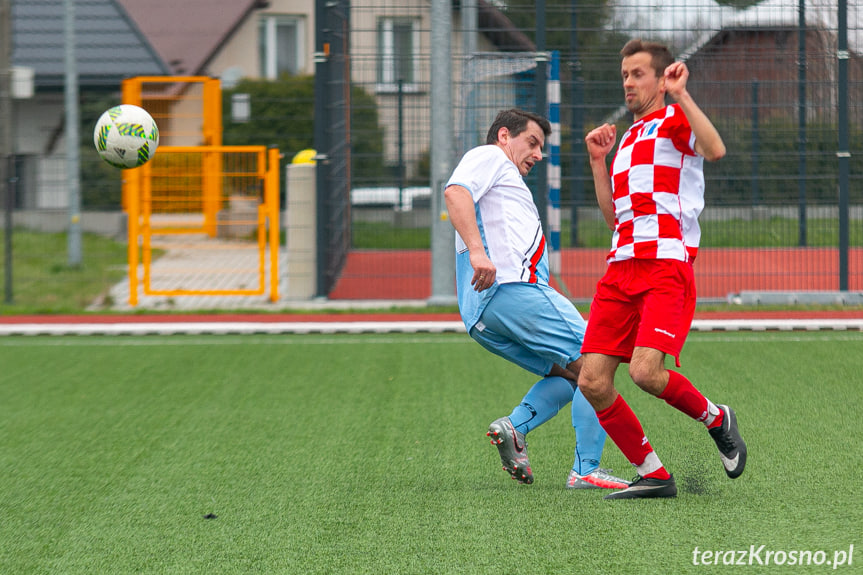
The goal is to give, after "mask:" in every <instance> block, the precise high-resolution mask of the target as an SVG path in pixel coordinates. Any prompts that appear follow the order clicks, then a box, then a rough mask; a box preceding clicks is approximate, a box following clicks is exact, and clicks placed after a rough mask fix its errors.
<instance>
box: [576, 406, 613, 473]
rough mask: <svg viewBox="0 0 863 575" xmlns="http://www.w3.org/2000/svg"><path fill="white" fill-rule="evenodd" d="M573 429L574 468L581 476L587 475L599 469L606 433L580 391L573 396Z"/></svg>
mask: <svg viewBox="0 0 863 575" xmlns="http://www.w3.org/2000/svg"><path fill="white" fill-rule="evenodd" d="M572 427H574V428H575V463H573V464H572V468H573V469H574V470H575V471H576V472H577V473H578V474H579V475H587V474H588V473H590V472H591V471H593V470H594V469H596V468H597V467H599V461H600V460H601V459H602V449H603V448H604V447H605V436H606V433H605V430H604V429H603V428H602V426H601V425H600V424H599V419H597V417H596V411H594V409H593V406H591V405H590V403H588V402H587V400H586V399H585V398H584V396H583V395H581V392H580V391H578V390H576V391H575V393H574V394H573V396H572Z"/></svg>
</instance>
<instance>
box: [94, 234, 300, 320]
mask: <svg viewBox="0 0 863 575" xmlns="http://www.w3.org/2000/svg"><path fill="white" fill-rule="evenodd" d="M153 249H154V250H155V249H159V250H164V251H165V253H164V255H162V256H161V257H159V258H158V259H156V260H155V261H154V262H153V263H152V265H151V270H150V281H149V285H150V290H151V291H160V292H164V291H169V290H188V291H203V290H207V291H226V290H257V288H258V287H259V285H260V278H261V272H260V265H261V264H260V255H259V251H258V246H257V244H256V243H254V242H249V241H245V242H243V241H231V240H223V239H207V238H205V237H203V236H198V235H177V236H161V237H159V239H158V241H154V244H153ZM264 259H265V261H264V288H265V291H264V294H263V295H175V296H171V295H147V294H145V293H144V265H143V264H140V265H139V266H138V303H137V305H136V306H132V305H131V304H130V303H129V294H130V282H129V278H128V275H127V277H125V278H124V279H123V281H121V282H119V283H117V284H116V285H114V286H113V287H112V288H111V289H110V291H109V296H108V298H107V301H109V302H110V303H111V305H110V309H111V310H112V311H133V310H160V311H189V310H233V309H236V310H248V309H261V310H278V309H283V308H285V307H288V306H287V300H285V299H284V298H285V295H286V294H287V293H288V275H287V273H285V272H286V270H287V265H288V259H287V251H286V250H285V249H284V248H282V249H281V250H280V253H279V272H278V275H279V296H280V299H279V300H277V301H275V302H273V301H270V295H269V293H270V257H269V253H266V254H265V258H264ZM295 303H296V302H295ZM97 309H105V306H104V304H102V305H100V302H97V303H96V304H94V305H93V306H92V307H91V310H97Z"/></svg>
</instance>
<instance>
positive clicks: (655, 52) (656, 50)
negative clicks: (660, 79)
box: [620, 38, 674, 76]
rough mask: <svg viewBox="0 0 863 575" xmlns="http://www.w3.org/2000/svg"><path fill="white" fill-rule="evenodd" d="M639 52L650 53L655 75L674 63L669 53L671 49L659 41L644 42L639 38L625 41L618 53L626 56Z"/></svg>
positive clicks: (660, 73) (663, 71)
mask: <svg viewBox="0 0 863 575" xmlns="http://www.w3.org/2000/svg"><path fill="white" fill-rule="evenodd" d="M639 52H647V53H648V54H650V65H651V67H652V68H653V70H654V71H655V72H656V75H657V76H662V75H663V74H664V73H665V69H666V68H668V67H669V66H671V65H672V64H673V63H674V56H672V55H671V50H669V49H668V46H666V45H665V44H660V43H659V42H646V41H644V40H641V39H639V38H635V39H634V40H630V41H629V42H627V43H626V44H625V45H624V46H623V49H622V50H621V51H620V55H621V57H623V58H626V57H628V56H632V55H633V54H638V53H639Z"/></svg>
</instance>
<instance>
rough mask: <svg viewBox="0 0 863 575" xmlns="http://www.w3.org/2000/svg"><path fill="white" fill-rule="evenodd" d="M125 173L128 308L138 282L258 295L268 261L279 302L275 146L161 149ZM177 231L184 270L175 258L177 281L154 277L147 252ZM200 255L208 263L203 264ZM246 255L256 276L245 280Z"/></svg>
mask: <svg viewBox="0 0 863 575" xmlns="http://www.w3.org/2000/svg"><path fill="white" fill-rule="evenodd" d="M125 176H126V180H125V185H124V191H125V192H126V194H125V195H126V210H127V214H128V233H129V253H128V255H129V287H130V290H129V294H130V295H129V304H130V305H132V306H134V305H137V303H138V287H139V284H142V285H143V293H144V294H145V295H162V296H183V295H263V294H265V293H266V292H267V289H266V288H267V286H266V277H267V275H268V274H267V267H268V266H267V264H268V263H269V280H270V286H269V288H270V289H269V299H270V300H271V301H277V300H278V297H279V293H278V289H279V282H278V279H279V274H278V261H279V260H278V255H279V229H280V228H279V151H278V150H277V149H267V148H266V147H264V146H162V147H160V148H159V150H158V152H157V153H156V156H155V157H154V158H153V159H152V160H151V161H150V162H149V163H147V164H145V165H144V166H141V167H140V168H137V169H134V170H127V171H126V175H125ZM177 236H186V237H187V238H190V239H186V240H184V243H183V246H182V247H183V250H184V251H185V253H188V254H190V256H191V257H189V258H188V261H187V262H186V263H185V266H186V269H183V268H182V266H183V265H184V264H183V263H182V262H180V264H179V265H180V266H181V267H180V269H176V270H174V271H173V272H172V273H174V275H175V278H172V277H160V278H159V281H158V282H156V281H154V271H153V269H154V266H153V264H154V262H153V250H154V249H158V248H159V245H162V246H165V245H168V244H170V242H169V241H168V239H167V238H170V237H177ZM154 238H156V239H157V240H158V241H157V242H156V244H159V245H154ZM166 242H167V243H166ZM175 243H176V242H175ZM139 253H140V257H139ZM268 253H269V260H267V254H268ZM252 254H254V255H252ZM237 255H239V256H240V257H233V258H231V257H228V256H237ZM205 256H207V257H209V258H210V260H212V262H213V263H210V264H205V263H203V264H202V263H201V262H203V261H205V260H207V257H205ZM250 258H252V259H255V260H256V266H255V273H254V274H252V275H255V276H256V278H255V279H254V280H250V279H249V277H246V276H249V273H248V272H250V270H249V269H248V268H247V266H248V265H249V264H248V263H247V262H248V261H249V260H250ZM229 260H230V261H229ZM231 262H233V263H231ZM236 262H240V263H236ZM140 264H143V277H142V278H140V279H139V277H138V267H139V265H140ZM232 265H233V266H234V267H233V268H232V267H231V266H232ZM192 268H194V269H192ZM241 276H242V277H241ZM232 277H233V280H232ZM177 278H179V279H177ZM232 281H233V284H232ZM157 284H158V285H157ZM250 284H254V285H250ZM220 286H221V287H220ZM226 286H227V287H226Z"/></svg>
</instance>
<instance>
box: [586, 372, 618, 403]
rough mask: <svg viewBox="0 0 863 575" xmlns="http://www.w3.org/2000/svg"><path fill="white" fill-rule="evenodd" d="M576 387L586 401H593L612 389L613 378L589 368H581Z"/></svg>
mask: <svg viewBox="0 0 863 575" xmlns="http://www.w3.org/2000/svg"><path fill="white" fill-rule="evenodd" d="M578 389H579V390H580V391H581V394H582V395H583V396H584V397H585V399H587V401H589V402H591V403H594V401H595V400H599V399H601V398H603V397H604V396H605V395H607V394H608V393H611V391H612V390H613V389H614V380H613V379H612V380H609V379H608V378H606V377H602V376H600V375H598V374H593V373H591V372H590V371H589V370H585V369H582V370H581V373H580V374H579V376H578Z"/></svg>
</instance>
